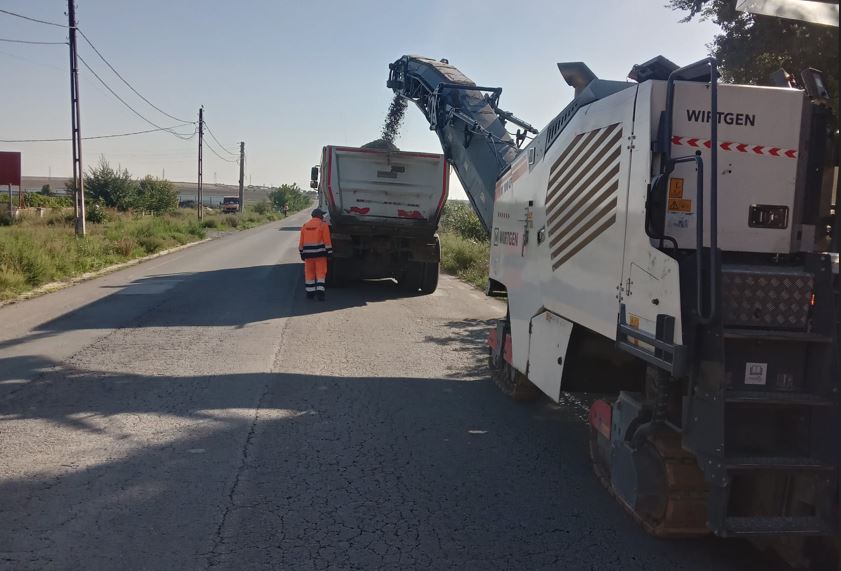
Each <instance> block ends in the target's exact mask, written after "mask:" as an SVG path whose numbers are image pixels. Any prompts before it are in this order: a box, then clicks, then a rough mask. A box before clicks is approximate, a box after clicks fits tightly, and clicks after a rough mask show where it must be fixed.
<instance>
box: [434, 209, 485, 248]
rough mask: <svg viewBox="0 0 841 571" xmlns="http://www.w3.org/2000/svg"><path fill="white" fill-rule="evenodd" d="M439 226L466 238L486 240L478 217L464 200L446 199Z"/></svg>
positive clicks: (478, 240) (445, 230)
mask: <svg viewBox="0 0 841 571" xmlns="http://www.w3.org/2000/svg"><path fill="white" fill-rule="evenodd" d="M440 226H441V230H443V231H444V232H451V233H453V234H457V235H459V236H461V237H462V238H467V239H468V240H474V241H476V242H487V241H488V233H487V232H485V228H484V227H483V226H482V223H481V222H480V221H479V217H478V216H477V215H476V213H475V212H474V211H473V207H472V206H470V204H469V203H467V202H465V201H455V200H450V201H448V202H447V203H446V204H445V205H444V213H443V215H442V216H441V224H440Z"/></svg>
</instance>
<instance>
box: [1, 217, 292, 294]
mask: <svg viewBox="0 0 841 571" xmlns="http://www.w3.org/2000/svg"><path fill="white" fill-rule="evenodd" d="M279 218H280V215H278V214H276V213H274V212H265V213H258V212H254V211H253V210H249V211H246V212H245V213H243V214H242V215H238V216H234V215H221V214H207V215H205V217H204V219H203V221H202V222H201V223H199V222H198V221H197V220H196V219H195V212H193V211H188V210H181V211H177V212H174V213H171V214H166V215H163V216H136V215H133V214H129V213H118V212H116V211H110V210H109V211H108V212H107V215H106V217H105V221H104V222H103V223H101V224H93V223H88V225H87V230H88V235H87V237H86V238H76V236H75V234H74V227H73V215H72V213H70V214H67V213H61V212H55V213H52V214H50V215H48V216H46V217H44V218H35V217H32V218H24V219H22V220H18V221H16V222H15V223H14V224H10V225H7V226H0V301H4V300H8V299H12V298H15V297H17V296H19V295H21V294H23V293H26V292H28V291H30V290H33V289H35V288H37V287H39V286H42V285H44V284H47V283H51V282H57V281H62V280H66V279H70V278H73V277H76V276H79V275H82V274H85V273H88V272H94V271H97V270H101V269H103V268H106V267H108V266H112V265H115V264H119V263H122V262H126V261H129V260H133V259H136V258H142V257H144V256H148V255H150V254H154V253H156V252H159V251H161V250H166V249H169V248H173V247H176V246H180V245H184V244H188V243H190V242H195V241H198V240H201V239H203V238H205V236H206V235H207V230H208V228H213V229H220V230H245V229H247V228H253V227H255V226H258V225H260V224H264V223H266V222H271V221H273V220H278V219H279Z"/></svg>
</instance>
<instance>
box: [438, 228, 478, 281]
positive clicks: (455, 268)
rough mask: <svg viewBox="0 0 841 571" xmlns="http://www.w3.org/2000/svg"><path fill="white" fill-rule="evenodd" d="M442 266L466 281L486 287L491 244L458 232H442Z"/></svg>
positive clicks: (446, 270)
mask: <svg viewBox="0 0 841 571" xmlns="http://www.w3.org/2000/svg"><path fill="white" fill-rule="evenodd" d="M440 239H441V268H442V269H443V270H444V271H445V272H447V273H450V274H453V275H455V276H458V277H459V278H461V279H463V280H464V281H466V282H468V283H470V284H472V285H474V286H476V287H479V288H484V287H485V285H486V284H487V281H488V258H489V255H490V244H489V243H488V242H487V241H482V242H477V241H473V240H468V239H466V238H463V237H462V236H459V235H458V234H454V233H450V232H442V233H441V235H440Z"/></svg>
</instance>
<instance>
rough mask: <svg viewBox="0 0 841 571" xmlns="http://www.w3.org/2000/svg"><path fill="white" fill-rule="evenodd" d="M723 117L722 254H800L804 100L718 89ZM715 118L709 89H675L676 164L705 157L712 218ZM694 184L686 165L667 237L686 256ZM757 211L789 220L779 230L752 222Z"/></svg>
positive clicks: (675, 186) (676, 182) (674, 180)
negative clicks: (765, 210) (798, 191)
mask: <svg viewBox="0 0 841 571" xmlns="http://www.w3.org/2000/svg"><path fill="white" fill-rule="evenodd" d="M655 83H656V84H658V85H660V86H663V85H664V84H663V82H655ZM718 115H719V117H718V142H719V152H718V171H719V172H718V204H719V209H718V247H719V248H721V249H722V250H724V251H733V252H768V253H790V252H793V251H799V249H800V248H799V241H798V240H797V234H798V233H799V231H800V228H799V227H795V225H794V224H793V223H792V220H793V219H794V216H793V215H794V214H795V213H794V208H795V204H794V202H795V194H796V193H795V189H796V187H797V174H798V162H799V161H800V158H801V153H800V132H801V128H800V127H801V121H802V116H803V93H802V92H801V91H798V90H795V89H779V88H769V87H753V86H747V85H720V86H719V88H718ZM710 119H711V117H710V94H709V88H708V87H707V86H706V85H705V84H703V83H694V82H677V83H676V84H675V103H674V131H673V137H672V157H675V158H676V157H682V156H689V155H694V154H695V153H696V152H700V153H701V157H702V158H703V160H704V181H705V183H704V186H705V194H704V204H705V210H704V211H705V212H706V213H709V195H710V193H709V181H710V180H711V178H710V177H711V173H710V150H709V146H710V142H709V138H710ZM695 178H696V176H695V165H694V163H684V164H681V165H677V167H676V168H675V171H674V173H672V176H671V180H670V187H669V188H670V191H671V192H670V200H669V208H668V211H667V213H666V234H668V235H670V236H673V237H674V238H675V239H676V240H677V242H678V245H679V247H680V248H684V249H694V248H695V220H696V212H697V204H696V196H697V193H696V189H695V187H696V184H695ZM755 205H765V206H766V207H776V208H775V211H776V212H780V213H782V212H785V213H787V220H786V221H784V222H782V223H781V224H780V227H775V226H773V225H770V226H769V225H763V224H762V223H757V221H751V207H752V206H755ZM783 209H785V210H783ZM778 216H782V214H778ZM781 221H782V219H781ZM709 222H710V217H709V215H706V216H705V217H704V226H705V233H704V236H705V243H704V245H705V246H709V236H710V234H709Z"/></svg>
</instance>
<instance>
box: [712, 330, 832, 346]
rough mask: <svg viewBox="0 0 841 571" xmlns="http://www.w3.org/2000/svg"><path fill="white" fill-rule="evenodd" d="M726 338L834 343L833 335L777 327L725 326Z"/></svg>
mask: <svg viewBox="0 0 841 571" xmlns="http://www.w3.org/2000/svg"><path fill="white" fill-rule="evenodd" d="M724 338H725V339H757V340H761V341H801V342H804V343H832V337H831V336H828V335H819V334H817V333H807V332H805V331H780V330H776V329H741V328H730V327H725V328H724Z"/></svg>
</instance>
